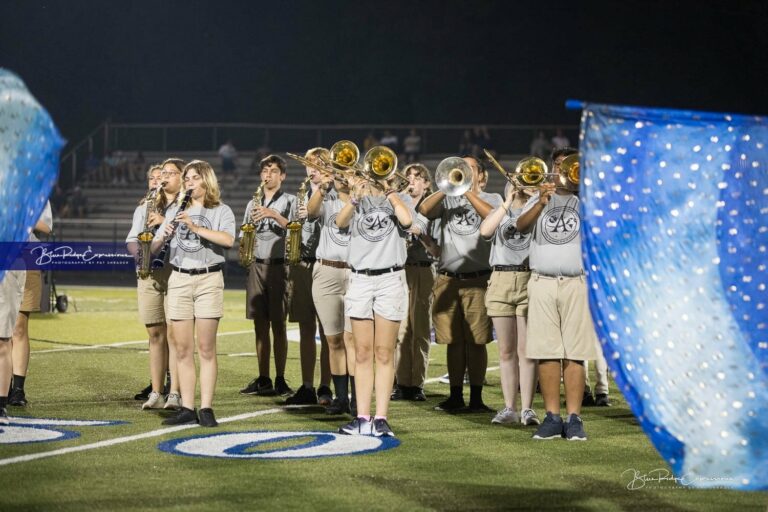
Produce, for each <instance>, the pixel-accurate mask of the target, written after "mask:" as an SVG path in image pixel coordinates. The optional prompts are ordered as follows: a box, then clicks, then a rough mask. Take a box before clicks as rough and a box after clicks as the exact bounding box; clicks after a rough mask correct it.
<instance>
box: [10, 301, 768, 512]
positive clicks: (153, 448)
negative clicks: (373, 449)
mask: <svg viewBox="0 0 768 512" xmlns="http://www.w3.org/2000/svg"><path fill="white" fill-rule="evenodd" d="M59 292H60V293H67V294H68V295H69V296H70V299H71V301H72V302H73V305H71V306H70V311H69V312H68V313H66V314H48V315H33V317H32V320H31V323H30V333H31V336H32V338H33V341H32V343H31V346H32V351H33V355H32V358H31V364H30V376H29V378H28V381H27V386H26V388H27V395H28V397H29V399H30V402H31V404H30V405H29V406H28V407H27V408H26V409H19V408H11V409H10V413H11V415H19V416H33V417H38V418H67V419H90V420H120V421H124V422H126V423H125V424H120V425H114V426H104V427H63V428H65V429H67V430H72V431H77V432H79V433H80V436H79V437H77V438H74V439H71V440H64V441H58V442H51V443H31V444H17V445H13V444H0V463H2V459H7V458H9V457H14V456H19V455H25V454H31V453H36V452H42V451H50V450H54V449H58V448H65V447H70V446H78V445H83V444H88V443H94V442H98V441H106V440H110V439H114V438H120V437H124V436H130V435H134V434H139V433H143V432H149V431H153V430H156V429H159V428H161V426H160V420H161V417H160V415H159V414H158V413H154V412H145V411H140V410H139V406H140V403H139V402H136V401H134V400H132V397H133V394H134V393H136V392H137V391H138V390H139V389H141V388H142V387H144V385H146V383H147V381H148V363H147V353H146V345H145V344H143V343H136V344H127V345H121V346H116V347H111V348H98V349H86V350H73V349H72V348H73V346H74V347H77V346H83V345H108V344H112V343H118V342H125V341H134V340H135V341H139V340H143V339H144V338H145V331H144V328H143V326H141V325H140V324H139V323H138V321H137V312H136V301H135V291H134V290H133V289H130V288H122V289H121V288H87V287H66V288H65V287H60V290H59ZM243 293H244V292H242V291H227V292H226V294H225V318H224V319H223V320H222V322H221V325H220V328H219V332H220V333H237V332H239V331H248V332H247V333H243V334H232V335H226V336H221V337H220V338H219V343H218V351H219V380H218V388H217V391H216V399H215V402H214V406H215V409H216V414H217V417H218V418H220V419H221V418H224V417H228V416H233V415H237V414H241V413H244V412H252V411H258V410H267V409H273V408H275V407H277V406H278V405H279V404H280V400H279V399H278V398H266V397H245V396H241V395H239V394H238V390H239V388H240V387H242V386H244V385H245V384H246V383H247V382H248V381H250V380H251V379H252V378H253V376H254V372H255V368H256V360H255V358H254V357H253V356H239V357H236V356H230V354H233V355H238V354H243V353H248V352H253V351H254V344H253V334H252V333H251V332H250V330H251V324H250V322H249V321H247V320H245V319H244V300H243ZM75 307H76V310H75ZM62 349H66V350H62ZM54 350H55V351H54ZM431 360H432V362H431V365H430V371H429V373H430V377H436V376H439V375H442V374H443V373H445V371H446V369H445V351H444V348H443V347H439V346H433V347H432V354H431ZM497 360H498V353H497V347H496V345H495V344H492V345H490V346H489V366H496V362H497ZM287 377H288V381H289V383H291V384H293V385H294V387H296V386H298V384H299V383H300V377H299V360H298V344H296V343H291V344H290V346H289V361H288V374H287ZM426 391H427V396H428V401H427V402H425V403H415V402H396V403H393V404H392V407H391V410H390V415H389V416H390V421H391V424H392V427H393V429H394V430H395V432H396V434H397V435H398V438H399V439H400V441H401V445H400V446H399V447H397V448H395V449H392V450H388V451H382V452H377V453H373V454H364V455H356V456H343V457H331V458H317V459H304V460H219V459H209V458H191V457H182V456H178V455H172V454H168V453H165V452H161V451H160V450H158V449H157V445H158V444H159V443H160V442H162V441H166V440H170V439H175V438H182V437H187V436H191V435H200V434H204V433H221V432H239V431H248V430H273V431H278V430H288V431H299V432H301V431H317V430H319V431H335V429H336V428H337V427H338V426H339V424H340V423H342V420H340V419H339V418H338V417H329V416H326V415H325V414H323V413H322V411H320V410H319V409H310V410H299V411H296V410H294V411H280V412H276V413H274V414H268V415H264V416H259V417H255V418H251V419H246V420H241V421H234V422H231V423H227V424H223V425H221V426H220V427H219V428H218V429H215V430H213V431H207V430H206V431H202V429H199V428H194V429H191V430H185V431H182V432H177V433H167V434H164V435H162V436H160V437H153V438H149V439H139V440H134V441H130V442H127V443H123V444H118V445H115V446H108V447H101V448H96V449H92V450H88V451H82V452H78V453H68V454H63V455H59V456H54V457H49V458H45V459H40V460H34V461H28V462H21V463H16V464H12V465H6V466H0V481H2V482H3V488H4V492H3V496H2V499H0V510H132V509H142V510H153V509H157V510H230V509H249V510H260V509H268V510H275V509H281V510H347V509H349V510H352V509H355V510H359V509H361V508H364V509H368V510H510V509H543V508H559V509H567V510H724V509H735V508H739V509H744V510H764V509H765V507H766V502H767V501H768V499H767V498H766V496H765V494H761V493H743V492H735V491H727V490H722V489H712V490H694V489H691V488H687V487H683V486H675V485H674V484H672V483H670V482H663V483H661V484H658V483H653V482H649V483H648V485H647V486H646V487H645V488H643V489H639V490H634V491H632V490H628V489H627V484H628V482H629V480H630V478H629V477H628V475H627V474H623V473H624V472H625V471H626V470H629V469H637V470H639V471H641V472H649V471H651V470H653V469H656V468H666V467H667V466H666V464H665V463H664V461H663V460H662V459H661V458H660V457H659V455H658V454H657V453H656V452H655V450H654V449H653V447H652V446H651V445H650V443H649V442H648V440H647V439H646V437H645V436H644V435H643V433H642V432H641V430H640V429H639V427H638V426H637V423H636V422H635V420H634V418H633V416H632V414H631V412H630V411H629V409H628V407H627V405H626V403H625V402H624V401H623V400H622V398H621V397H620V395H619V394H618V393H617V392H616V391H615V389H613V390H612V391H613V392H612V400H613V403H614V406H613V407H611V408H589V409H585V410H584V412H583V418H584V422H585V428H586V431H587V434H588V435H589V436H590V440H589V441H587V442H586V443H578V442H571V443H569V442H565V441H559V440H558V441H533V440H531V438H530V437H531V435H532V431H533V430H532V427H522V426H514V427H498V426H491V424H490V418H491V415H489V414H470V415H448V414H445V413H441V412H436V411H433V410H432V409H433V407H434V405H435V404H436V403H437V402H438V401H440V400H441V399H442V398H443V397H444V395H445V394H447V386H445V385H443V384H439V383H434V384H429V385H427V388H426ZM467 393H468V390H467ZM536 398H537V400H536V402H535V404H534V405H535V407H536V409H537V411H538V412H539V414H540V415H543V410H542V403H541V400H540V397H539V396H538V395H537V397H536ZM485 401H486V403H488V404H489V405H491V406H493V407H501V406H502V404H503V400H502V397H501V390H500V388H499V376H498V371H491V372H489V373H488V386H487V387H486V388H485ZM289 444H290V442H282V443H275V444H273V445H270V446H269V448H275V447H280V446H285V445H289Z"/></svg>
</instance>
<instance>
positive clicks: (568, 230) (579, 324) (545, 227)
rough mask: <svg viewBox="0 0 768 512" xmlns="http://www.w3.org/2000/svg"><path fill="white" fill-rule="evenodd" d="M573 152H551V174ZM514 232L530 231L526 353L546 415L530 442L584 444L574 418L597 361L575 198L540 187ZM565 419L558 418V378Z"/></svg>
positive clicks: (551, 186)
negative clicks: (589, 367)
mask: <svg viewBox="0 0 768 512" xmlns="http://www.w3.org/2000/svg"><path fill="white" fill-rule="evenodd" d="M572 154H577V151H576V150H575V149H571V148H561V149H556V150H555V151H554V152H553V153H552V161H553V167H554V172H555V173H562V169H561V164H562V162H563V160H564V159H565V157H566V156H568V155H572ZM517 229H518V231H521V232H523V233H529V232H530V233H531V245H530V266H531V271H532V273H531V278H530V281H529V282H528V343H527V348H526V355H527V356H528V357H529V358H531V359H537V360H538V362H539V385H540V387H541V394H542V396H543V398H544V406H545V407H546V410H547V415H546V417H545V418H544V421H543V422H542V424H541V426H539V428H538V429H537V430H536V433H535V434H534V435H533V438H534V439H559V438H560V437H565V438H566V439H568V440H569V441H585V440H586V439H587V435H586V433H585V432H584V426H583V423H582V421H581V417H580V416H579V414H580V412H581V401H582V399H583V395H584V363H583V361H585V360H588V359H592V360H594V359H595V357H596V355H597V354H596V352H595V346H596V344H597V342H596V335H595V330H594V326H593V325H592V319H591V317H590V314H589V304H588V302H587V284H586V279H585V277H584V268H583V265H582V257H581V217H580V215H579V197H578V196H577V195H576V194H574V193H573V192H571V191H570V190H568V189H567V188H565V187H564V186H562V185H560V184H558V185H556V184H555V183H543V184H542V185H540V187H539V191H538V193H537V194H536V195H534V196H533V197H532V198H531V199H530V200H529V201H528V202H527V203H526V205H525V207H523V210H522V212H521V214H520V216H519V217H518V218H517ZM561 373H562V377H563V383H564V384H565V403H566V410H567V413H568V417H567V418H566V420H565V421H563V419H562V418H561V417H560V376H561Z"/></svg>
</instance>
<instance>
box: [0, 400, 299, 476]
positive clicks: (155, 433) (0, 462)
mask: <svg viewBox="0 0 768 512" xmlns="http://www.w3.org/2000/svg"><path fill="white" fill-rule="evenodd" d="M303 407H307V406H305V405H289V406H286V407H279V408H275V409H266V410H262V411H254V412H247V413H244V414H237V415H235V416H229V417H226V418H221V419H219V420H218V422H219V423H230V422H233V421H239V420H247V419H250V418H255V417H257V416H264V415H267V414H274V413H276V412H284V411H286V410H288V409H300V408H303ZM9 419H10V420H11V423H15V418H13V417H10V418H9ZM199 427H200V425H197V424H195V425H177V426H175V427H166V428H159V429H157V430H151V431H149V432H144V433H143V434H134V435H132V436H125V437H116V438H114V439H107V440H105V441H98V442H96V443H90V444H82V445H79V446H70V447H67V448H59V449H58V450H50V451H47V452H37V453H30V454H27V455H19V456H16V457H9V458H7V459H0V466H8V465H11V464H17V463H19V462H29V461H33V460H38V459H45V458H48V457H55V456H57V455H66V454H68V453H76V452H83V451H86V450H95V449H97V448H104V447H107V446H115V445H117V444H123V443H129V442H131V441H138V440H141V439H149V438H151V437H159V436H163V435H165V434H171V433H173V432H179V431H181V430H189V429H191V428H199Z"/></svg>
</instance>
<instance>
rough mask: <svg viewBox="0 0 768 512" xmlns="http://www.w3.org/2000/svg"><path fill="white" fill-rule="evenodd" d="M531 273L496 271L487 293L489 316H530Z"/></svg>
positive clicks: (486, 305)
mask: <svg viewBox="0 0 768 512" xmlns="http://www.w3.org/2000/svg"><path fill="white" fill-rule="evenodd" d="M530 277H531V273H530V272H512V271H510V272H501V271H494V272H493V273H492V274H491V280H490V281H488V291H486V292H485V309H487V310H488V316H490V317H494V316H523V317H524V316H528V279H529V278H530Z"/></svg>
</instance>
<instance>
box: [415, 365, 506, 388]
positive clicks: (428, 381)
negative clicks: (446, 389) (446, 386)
mask: <svg viewBox="0 0 768 512" xmlns="http://www.w3.org/2000/svg"><path fill="white" fill-rule="evenodd" d="M498 369H499V367H498V366H489V367H488V369H487V370H485V371H486V372H493V371H496V370H498ZM439 380H440V377H435V378H433V379H427V380H425V381H424V384H434V383H435V382H437V381H439Z"/></svg>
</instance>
